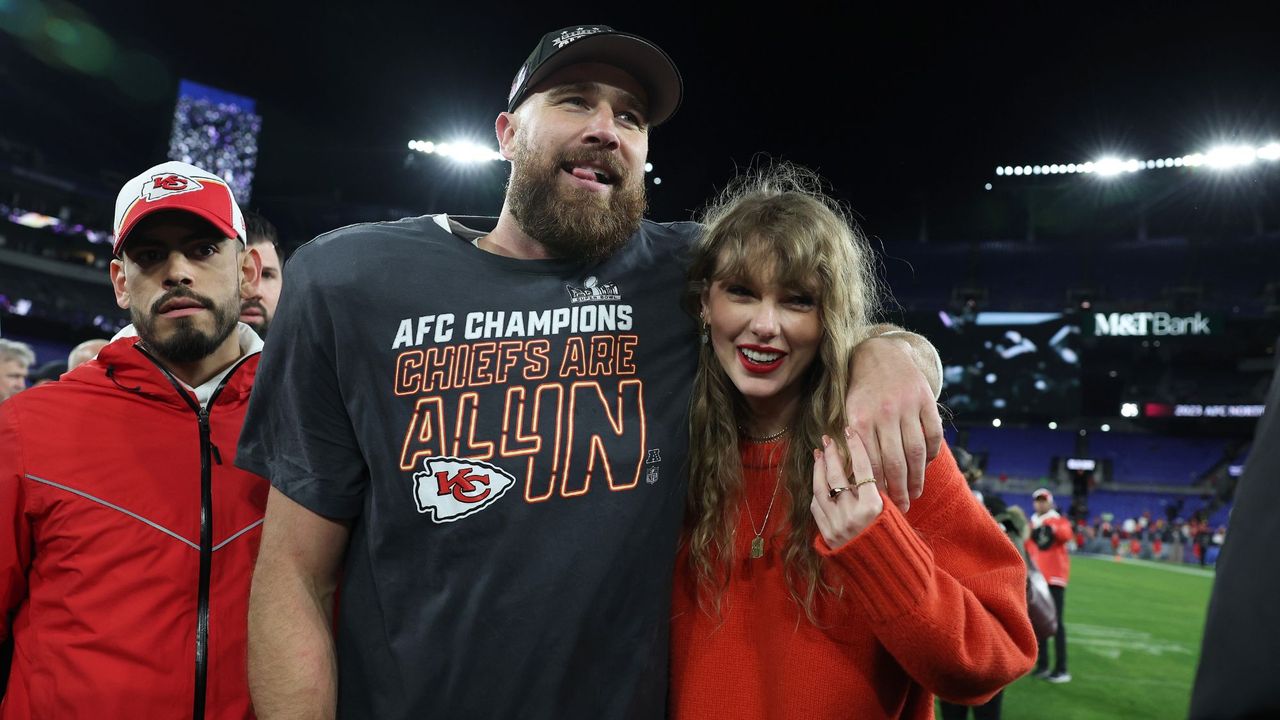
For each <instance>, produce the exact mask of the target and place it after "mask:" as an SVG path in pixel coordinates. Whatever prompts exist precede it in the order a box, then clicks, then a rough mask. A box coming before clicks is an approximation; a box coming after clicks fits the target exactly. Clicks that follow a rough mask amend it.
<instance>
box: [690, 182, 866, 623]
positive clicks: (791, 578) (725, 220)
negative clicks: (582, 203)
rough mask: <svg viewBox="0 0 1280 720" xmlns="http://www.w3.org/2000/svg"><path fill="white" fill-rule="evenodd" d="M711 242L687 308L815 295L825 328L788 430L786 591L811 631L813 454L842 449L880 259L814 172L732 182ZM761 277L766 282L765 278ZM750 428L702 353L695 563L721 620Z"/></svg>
mask: <svg viewBox="0 0 1280 720" xmlns="http://www.w3.org/2000/svg"><path fill="white" fill-rule="evenodd" d="M700 219H701V221H702V222H703V224H704V225H705V232H704V234H703V236H702V238H701V240H700V242H699V243H698V244H697V246H696V247H695V249H694V256H693V262H692V264H691V267H690V270H689V290H690V292H689V295H688V297H687V307H688V308H689V309H690V310H691V311H692V312H694V313H698V312H700V309H701V304H702V298H703V297H704V294H705V293H706V292H707V291H708V290H709V289H710V287H711V283H713V282H715V281H727V280H733V279H753V280H757V281H773V282H776V283H777V284H778V285H780V286H781V287H785V288H795V289H798V290H803V291H805V292H807V293H811V294H812V296H813V297H814V300H815V302H816V306H817V310H818V318H819V320H820V322H821V324H822V330H823V332H822V339H821V341H820V346H819V349H818V352H817V355H816V357H815V358H814V361H813V365H811V366H810V368H809V370H808V372H807V373H806V374H805V376H804V378H803V383H804V387H803V389H802V391H801V395H800V397H801V400H800V406H799V408H798V409H797V411H796V417H795V418H793V419H792V421H791V423H790V442H789V445H788V449H787V453H786V457H785V459H784V460H783V467H782V481H781V486H782V488H784V489H785V490H784V491H783V492H785V493H786V497H787V499H788V500H790V502H789V506H790V518H789V526H790V532H789V534H788V537H787V541H786V549H785V550H784V551H783V561H784V567H785V575H786V579H787V585H788V589H789V590H790V592H791V596H792V598H793V599H794V600H795V601H796V603H797V604H799V606H800V607H801V608H803V609H804V611H805V614H806V615H807V616H808V617H809V619H810V620H811V621H813V620H814V612H813V601H814V598H815V596H816V594H817V592H818V589H819V587H823V588H827V589H830V588H829V587H828V586H827V585H826V584H825V583H823V582H822V578H821V573H820V566H821V558H820V557H819V556H818V554H817V552H816V551H815V550H814V549H813V538H814V533H815V532H817V525H816V523H815V522H814V520H813V516H812V515H811V514H810V511H809V499H810V498H811V497H812V495H813V483H812V477H813V475H812V473H813V470H812V467H813V455H812V450H813V448H816V447H820V446H821V442H822V436H823V435H824V434H826V435H830V436H831V437H832V438H843V437H844V427H845V425H846V422H845V411H844V399H845V394H846V391H847V389H848V385H849V356H850V353H851V351H852V349H853V347H854V345H856V344H857V343H858V342H859V341H860V340H862V339H863V337H865V336H866V334H867V331H868V329H869V328H870V327H871V323H872V318H874V317H875V316H876V315H877V314H878V312H879V304H878V303H879V297H880V292H879V288H878V283H877V280H876V275H875V273H874V271H873V254H872V250H871V247H870V245H869V244H868V243H867V240H866V238H865V237H863V235H862V234H861V233H860V232H859V231H858V230H857V228H856V227H855V225H854V223H853V221H852V219H851V217H850V215H849V213H848V212H847V211H846V210H845V209H844V208H843V207H841V206H840V204H838V203H837V202H836V201H834V200H833V199H831V198H830V197H829V196H827V194H826V193H825V192H824V191H823V183H822V180H821V179H820V178H819V177H818V176H817V175H816V174H815V173H813V172H812V171H810V170H807V169H805V168H802V167H798V166H796V165H792V164H789V163H774V164H772V165H770V166H768V167H765V168H762V169H759V170H756V171H753V172H750V173H748V174H746V175H744V176H741V177H739V178H737V179H736V180H734V181H733V182H732V183H730V185H729V186H728V187H727V188H726V189H725V190H724V192H722V193H721V194H720V196H719V197H718V198H716V199H715V200H713V201H712V203H711V204H710V205H709V206H708V208H707V209H706V210H705V211H704V212H703V214H702V217H701V218H700ZM762 275H763V277H762ZM746 419H747V415H746V406H745V403H744V401H743V398H742V395H741V394H740V393H739V392H738V390H737V388H735V387H734V385H733V382H732V381H731V380H730V379H729V376H728V375H727V374H726V373H725V371H724V368H723V367H722V366H721V365H720V362H719V361H718V360H717V359H716V355H715V352H714V350H713V349H712V346H711V344H710V343H705V344H703V345H702V349H701V351H700V354H699V366H698V373H697V378H696V380H695V382H694V389H693V397H692V407H691V409H690V420H691V422H690V424H689V440H690V448H691V452H692V460H691V464H690V474H689V498H688V512H687V515H686V522H687V525H688V528H687V529H688V542H689V562H690V565H691V566H692V568H693V570H694V571H695V573H696V576H697V578H698V581H699V586H700V590H701V591H702V592H700V600H699V603H700V605H702V607H703V609H704V610H706V611H708V612H709V613H712V614H714V615H716V616H719V614H720V601H721V599H722V596H723V592H724V588H725V587H726V586H727V584H728V581H729V569H730V567H731V563H732V562H733V561H734V557H733V533H734V528H736V527H737V525H738V521H739V514H738V513H739V507H740V502H741V498H742V492H743V488H742V461H741V456H740V455H739V448H738V442H739V436H740V433H739V427H740V426H741V425H744V424H745V421H746Z"/></svg>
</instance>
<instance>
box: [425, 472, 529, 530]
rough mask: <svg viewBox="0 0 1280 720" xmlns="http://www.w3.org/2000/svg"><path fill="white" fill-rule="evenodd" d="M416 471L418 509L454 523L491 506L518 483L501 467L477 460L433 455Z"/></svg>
mask: <svg viewBox="0 0 1280 720" xmlns="http://www.w3.org/2000/svg"><path fill="white" fill-rule="evenodd" d="M422 468H423V469H422V470H421V471H419V472H416V473H414V474H413V497H414V500H416V501H417V503H418V512H420V513H431V519H432V520H433V521H435V522H438V523H447V522H453V521H454V520H457V519H459V518H464V517H467V516H468V515H472V514H474V513H477V512H480V511H481V510H483V509H485V508H487V507H489V506H490V505H492V504H493V503H495V502H497V500H498V498H500V497H502V496H503V494H504V493H506V492H507V490H509V489H510V488H511V486H512V485H515V484H516V479H515V478H514V477H512V476H511V475H510V474H508V473H507V472H506V471H505V470H503V469H502V468H500V467H497V466H494V465H490V464H489V463H486V462H480V461H477V460H461V459H459V458H453V457H431V458H426V459H425V460H423V461H422Z"/></svg>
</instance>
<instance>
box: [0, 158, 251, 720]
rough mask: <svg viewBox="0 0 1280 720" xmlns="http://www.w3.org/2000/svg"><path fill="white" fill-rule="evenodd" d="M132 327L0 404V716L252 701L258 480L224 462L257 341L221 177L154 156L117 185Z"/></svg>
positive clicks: (176, 709) (234, 210)
mask: <svg viewBox="0 0 1280 720" xmlns="http://www.w3.org/2000/svg"><path fill="white" fill-rule="evenodd" d="M115 231H116V240H115V246H114V252H115V254H116V259H115V260H113V261H112V263H111V282H112V286H113V288H114V290H115V295H116V301H117V303H118V304H119V305H120V307H122V308H127V309H128V310H129V313H130V316H131V318H132V320H133V324H132V325H131V326H130V327H128V328H126V329H125V330H123V331H121V332H120V334H119V335H117V336H116V339H115V340H114V341H113V342H111V343H110V344H109V345H107V346H106V347H104V348H103V349H102V350H101V351H100V352H99V353H98V356H97V358H96V359H94V360H92V361H90V362H88V363H86V364H84V365H82V366H80V367H78V368H76V369H75V370H73V371H71V372H70V373H68V374H67V375H65V376H63V378H62V381H61V382H57V383H51V384H49V385H45V386H41V387H38V388H34V389H32V390H29V391H27V392H24V393H22V394H21V396H20V397H16V398H14V399H13V400H11V401H9V402H7V403H5V404H4V406H3V407H2V408H0V640H4V639H7V638H8V637H10V636H12V638H13V641H14V657H13V666H12V670H11V674H10V677H9V682H8V687H7V691H6V693H5V695H4V700H3V703H2V704H0V718H2V719H3V720H10V719H12V718H79V717H90V716H92V717H111V718H130V717H131V718H159V717H164V718H197V719H202V718H218V719H220V720H221V719H224V718H249V717H252V714H253V711H252V708H251V705H250V701H249V693H248V687H247V683H246V668H245V631H246V625H245V617H246V612H247V603H248V596H249V579H250V576H251V574H252V570H253V560H254V556H255V554H256V552H257V546H258V540H259V536H260V530H259V527H260V525H261V523H262V514H263V508H264V505H265V502H266V495H267V487H268V486H267V483H266V481H264V480H263V479H262V478H260V477H258V476H256V475H253V474H251V473H248V472H246V471H243V470H240V469H238V468H236V467H235V465H234V461H235V458H234V454H235V451H236V440H237V437H238V436H239V433H240V426H241V424H242V423H243V420H244V412H245V409H246V408H247V406H248V400H249V390H250V387H251V385H252V383H253V377H254V372H255V370H256V367H257V361H258V352H259V350H260V349H261V347H262V343H261V341H260V340H259V339H258V336H257V335H256V334H254V332H253V331H252V330H251V329H250V328H249V327H248V326H246V325H242V324H240V323H239V322H238V318H239V314H240V299H241V295H242V294H245V293H247V292H249V290H250V286H251V285H252V283H253V282H255V281H256V279H257V275H258V268H259V265H258V261H257V260H256V259H255V256H254V255H253V254H252V251H249V250H248V249H247V248H246V246H245V231H244V221H243V219H242V217H241V214H240V210H239V208H238V207H237V206H236V204H235V200H234V198H233V197H232V195H231V191H230V189H229V188H228V187H227V185H226V183H225V182H223V181H222V179H221V178H219V177H217V176H215V175H212V174H210V173H206V172H204V171H202V170H200V169H198V168H195V167H193V166H190V165H186V164H183V163H175V162H170V163H164V164H161V165H157V166H156V167H153V168H151V169H150V170H148V171H147V172H144V173H143V174H141V175H139V176H138V177H136V178H134V179H133V180H131V181H130V182H129V183H127V184H126V185H125V186H124V188H123V189H122V190H121V191H120V195H119V197H118V198H117V201H116V219H115Z"/></svg>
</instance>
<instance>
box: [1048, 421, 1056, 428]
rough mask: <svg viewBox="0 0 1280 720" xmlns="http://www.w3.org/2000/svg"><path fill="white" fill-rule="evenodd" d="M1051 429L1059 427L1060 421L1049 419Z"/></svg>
mask: <svg viewBox="0 0 1280 720" xmlns="http://www.w3.org/2000/svg"><path fill="white" fill-rule="evenodd" d="M1049 429H1050V430H1057V429H1058V423H1056V422H1054V421H1052V420H1050V421H1049Z"/></svg>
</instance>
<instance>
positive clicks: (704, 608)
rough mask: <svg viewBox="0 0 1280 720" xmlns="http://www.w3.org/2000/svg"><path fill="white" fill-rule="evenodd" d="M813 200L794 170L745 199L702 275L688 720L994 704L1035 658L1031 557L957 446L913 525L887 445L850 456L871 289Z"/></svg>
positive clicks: (684, 663) (687, 583)
mask: <svg viewBox="0 0 1280 720" xmlns="http://www.w3.org/2000/svg"><path fill="white" fill-rule="evenodd" d="M820 187H821V185H820V181H818V179H817V178H816V177H815V176H813V175H812V174H811V173H808V172H807V171H804V170H801V169H798V168H795V167H793V166H786V165H783V166H777V167H775V168H773V169H771V170H769V171H766V172H764V173H763V174H760V175H756V176H752V177H749V178H746V179H745V180H743V181H741V182H739V183H737V184H736V185H735V186H733V187H731V188H730V189H729V190H728V191H727V192H726V193H725V195H724V196H723V197H722V198H721V199H720V201H719V202H718V203H716V204H715V205H714V206H713V207H712V209H711V210H709V211H708V213H707V215H706V218H705V222H706V233H705V236H704V237H703V239H702V241H701V243H700V245H699V247H698V248H697V250H696V255H695V258H694V261H693V265H692V269H691V278H692V279H693V285H694V290H695V292H694V294H693V298H694V304H695V306H696V307H697V309H698V311H699V312H700V315H701V317H702V319H703V323H704V325H703V342H704V345H703V349H702V354H701V366H700V368H699V374H698V379H697V383H696V385H695V388H694V395H693V401H692V410H691V428H692V430H691V441H692V450H693V453H692V460H691V466H690V493H689V515H688V528H687V536H686V539H685V541H684V542H683V543H682V544H681V551H680V557H679V558H678V560H677V570H676V580H675V589H674V602H673V620H672V627H671V629H672V639H671V640H672V658H671V660H672V664H671V668H672V685H671V709H672V714H673V716H674V717H676V718H697V719H698V720H703V719H708V718H733V719H734V720H750V719H751V718H806V719H813V720H821V719H823V718H877V717H886V718H887V717H906V718H932V717H933V698H934V696H935V695H937V696H940V697H942V698H944V699H947V700H950V701H953V702H958V703H964V704H978V703H982V702H984V701H985V700H987V699H989V698H990V697H991V696H992V695H994V694H995V693H996V692H998V691H999V690H1000V689H1001V688H1002V687H1004V686H1005V685H1006V684H1008V683H1009V682H1011V681H1013V680H1014V679H1015V678H1017V677H1019V676H1021V675H1023V674H1025V673H1026V672H1027V670H1028V669H1030V668H1031V665H1032V663H1033V662H1034V660H1035V656H1036V641H1035V637H1034V635H1033V633H1032V629H1031V625H1030V623H1029V621H1028V619H1027V609H1026V596H1025V592H1026V577H1025V570H1024V565H1023V561H1022V557H1021V556H1020V555H1019V554H1018V551H1017V550H1016V549H1015V548H1014V547H1013V545H1012V544H1011V543H1010V541H1009V539H1008V538H1007V537H1006V536H1005V534H1004V533H1003V532H1001V530H1000V528H999V527H998V526H997V525H996V524H995V523H994V522H993V521H992V519H991V516H990V515H988V514H987V511H986V510H985V509H984V508H983V507H982V506H981V505H980V504H979V503H978V502H977V500H976V499H975V498H974V497H973V495H972V494H971V493H970V492H969V490H968V488H967V486H966V484H965V481H964V478H963V477H962V476H961V474H960V471H959V469H958V468H957V467H956V463H955V460H954V459H953V458H952V456H951V453H950V451H949V450H948V449H947V448H946V447H945V445H944V447H943V450H942V452H941V453H939V455H938V456H937V458H935V459H934V460H933V461H932V462H931V463H929V465H928V468H927V470H926V476H925V486H924V492H923V494H922V495H921V497H920V498H919V499H917V500H915V501H913V502H912V503H911V505H910V508H909V510H908V511H907V513H906V514H903V513H902V512H900V511H899V510H898V508H897V507H896V506H895V505H893V503H892V502H890V501H889V500H888V498H887V496H885V495H884V494H883V493H884V490H885V488H884V485H883V483H882V482H879V481H876V480H873V479H872V471H871V466H870V463H869V461H868V459H867V454H866V451H865V445H863V443H864V442H868V441H870V442H876V440H875V439H867V438H858V437H857V436H856V435H853V436H852V437H851V438H850V442H849V443H848V444H849V445H851V446H852V447H853V448H854V449H853V450H852V451H844V450H842V449H841V448H842V447H843V446H845V445H846V443H845V419H844V407H843V398H844V397H845V390H846V385H847V384H848V377H849V369H848V367H847V363H846V362H844V361H843V358H847V357H849V349H850V348H851V347H853V345H854V344H855V343H856V342H857V341H858V340H859V339H861V338H863V337H865V336H866V335H867V334H868V333H869V331H870V330H871V329H872V328H871V318H872V317H873V315H874V314H875V312H876V306H877V298H878V297H879V292H878V289H877V286H876V281H875V276H874V274H873V273H872V271H871V263H872V253H871V250H870V248H869V247H868V245H867V243H866V241H865V239H864V238H862V236H861V235H860V234H858V233H857V232H856V231H855V230H854V229H853V228H852V225H851V223H850V222H849V220H848V218H847V216H846V215H845V213H844V212H843V211H842V210H841V209H840V208H839V207H838V205H836V204H835V203H834V202H833V201H832V200H830V199H829V198H827V197H826V196H825V195H823V194H822V192H821V190H820ZM847 455H848V456H851V457H846V456H847ZM850 468H852V473H851V472H850Z"/></svg>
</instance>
